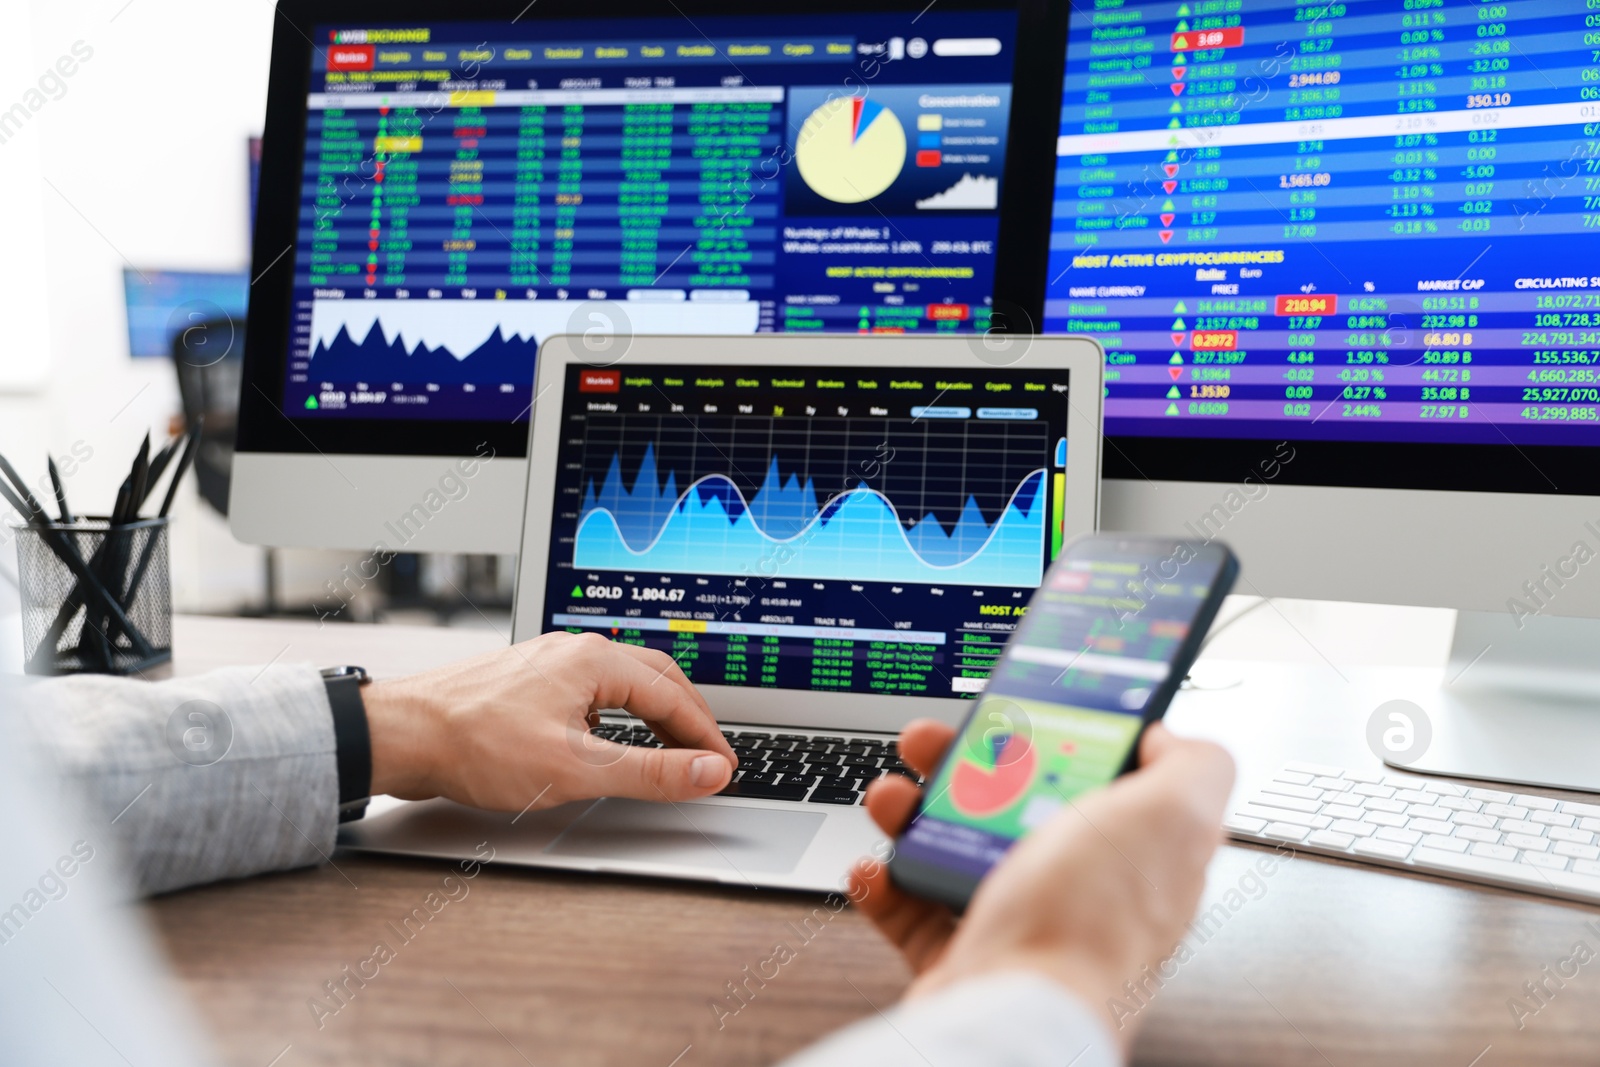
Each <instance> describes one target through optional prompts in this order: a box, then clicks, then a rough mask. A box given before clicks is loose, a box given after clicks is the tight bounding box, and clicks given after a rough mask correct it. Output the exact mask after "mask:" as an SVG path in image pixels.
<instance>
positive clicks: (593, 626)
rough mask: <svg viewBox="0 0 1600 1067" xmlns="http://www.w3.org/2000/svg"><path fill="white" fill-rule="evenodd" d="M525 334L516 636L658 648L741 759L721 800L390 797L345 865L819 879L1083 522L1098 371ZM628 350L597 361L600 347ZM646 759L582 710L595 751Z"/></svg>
mask: <svg viewBox="0 0 1600 1067" xmlns="http://www.w3.org/2000/svg"><path fill="white" fill-rule="evenodd" d="M605 341H606V342H607V344H606V347H605V348H604V350H603V351H602V350H596V351H591V350H590V349H589V348H588V347H586V339H585V338H584V337H582V336H557V337H551V338H549V339H548V340H547V341H546V342H545V343H544V345H543V346H542V347H541V349H540V352H539V357H538V358H539V362H538V375H537V379H538V380H537V388H536V391H535V403H534V408H533V413H532V426H531V428H530V438H529V448H528V456H529V462H528V494H527V505H526V516H525V520H524V529H523V533H522V542H521V545H522V551H521V554H520V557H519V563H518V576H517V590H516V601H515V608H514V612H513V615H514V618H513V627H512V640H513V641H519V642H520V641H526V640H528V639H530V638H532V637H536V636H538V635H539V634H541V633H545V632H549V631H552V630H567V631H571V632H579V633H585V632H593V633H601V634H605V635H607V636H608V637H610V638H611V639H612V640H615V641H626V642H631V643H634V644H639V645H645V646H648V647H650V648H657V649H661V650H663V651H666V652H667V653H669V654H670V655H672V657H673V658H674V659H675V660H676V661H677V662H678V664H679V665H680V666H681V667H682V668H683V669H684V671H685V672H686V673H687V674H688V676H689V678H690V679H691V680H692V681H693V682H694V683H695V685H696V686H697V687H698V688H699V689H700V691H701V692H702V693H703V694H704V696H705V698H706V701H707V702H708V703H709V704H710V706H711V709H712V711H713V712H714V713H715V714H716V716H717V720H718V722H719V724H720V725H721V726H722V729H723V732H724V734H725V735H726V736H727V738H728V740H729V742H730V744H731V745H732V746H733V749H734V751H735V753H736V754H737V755H738V757H739V761H740V765H739V770H738V771H737V773H736V774H735V776H734V779H733V781H732V782H731V783H730V784H729V785H728V787H727V788H726V789H725V790H724V791H723V793H722V794H720V795H718V796H714V797H708V798H705V799H702V800H696V801H691V802H686V803H659V804H658V803H651V802H646V801H638V800H629V799H620V798H607V799H601V800H596V801H588V802H583V803H575V804H567V805H563V806H561V807H556V808H550V809H546V810H540V811H526V812H523V813H521V814H517V815H513V814H508V813H497V812H482V811H475V810H472V809H469V808H465V807H462V806H460V805H457V804H454V803H452V802H450V801H445V800H431V801H421V802H415V803H406V802H400V801H393V802H389V803H387V804H386V805H385V807H384V809H383V810H381V811H378V812H374V813H372V814H369V816H368V817H367V818H366V819H364V820H362V821H360V822H356V823H351V824H348V825H347V826H346V827H345V828H344V829H343V830H342V832H341V836H340V843H341V844H343V845H345V846H347V847H351V848H358V849H371V850H376V851H382V852H392V853H403V854H406V855H414V856H435V857H442V858H448V859H466V860H472V859H487V858H490V857H491V856H492V858H493V860H495V861H497V862H504V863H512V864H524V865H527V866H533V867H554V868H565V869H572V870H582V871H605V872H614V873H619V874H627V875H646V876H656V877H669V878H683V879H693V880H702V881H716V882H725V883H730V884H737V885H748V886H753V887H762V888H780V889H794V890H808V891H819V892H828V891H835V890H838V889H840V888H841V886H842V885H843V881H844V876H845V872H846V871H847V869H848V868H849V866H850V865H851V864H852V863H853V862H854V861H855V860H856V859H857V858H859V857H860V856H862V855H865V854H868V853H869V852H871V851H872V850H873V849H874V848H877V847H880V843H881V841H882V835H881V834H880V833H879V832H878V830H877V828H876V827H875V826H873V824H872V822H871V821H870V819H869V818H868V816H867V814H866V812H865V811H864V810H863V809H862V807H861V799H862V795H863V792H864V790H865V788H866V786H867V784H868V783H870V782H871V781H873V780H874V779H876V778H878V777H880V776H882V775H885V774H906V775H911V774H912V772H911V771H910V770H908V769H907V768H906V767H905V766H904V765H903V764H901V762H900V760H899V755H898V751H897V749H896V746H895V738H896V736H897V734H898V732H899V730H900V728H901V727H903V726H904V725H905V724H906V723H907V722H909V721H911V720H912V719H915V718H919V717H932V718H936V719H942V720H944V721H946V722H949V723H952V724H956V723H959V722H960V720H961V719H962V717H963V715H964V713H965V711H966V710H967V701H969V700H971V699H972V698H973V697H974V696H975V695H976V694H978V693H980V692H982V690H983V686H984V682H985V680H986V679H987V677H988V672H989V670H990V668H991V667H992V665H993V664H994V661H995V659H996V658H997V657H998V655H999V653H1000V650H1001V648H1002V646H1003V645H1004V643H1005V641H1006V639H1007V637H1008V636H1009V635H1010V633H1011V631H1012V629H1013V627H1014V625H1015V621H1016V619H1017V617H1018V615H1019V614H1020V613H1021V611H1022V610H1023V609H1024V607H1025V606H1026V604H1027V602H1028V599H1029V597H1030V596H1031V595H1032V593H1033V590H1034V589H1035V588H1036V587H1037V586H1038V584H1039V581H1040V580H1041V578H1042V577H1043V574H1044V570H1045V568H1046V567H1047V566H1048V565H1049V563H1050V560H1051V559H1052V558H1053V556H1054V555H1055V554H1056V553H1057V552H1058V551H1060V549H1061V547H1062V546H1063V545H1065V544H1066V543H1068V542H1070V541H1071V540H1072V539H1073V538H1074V537H1076V536H1078V535H1080V534H1084V533H1089V532H1091V531H1093V530H1094V529H1095V524H1096V518H1097V511H1098V506H1099V471H1100V427H1101V400H1102V392H1103V387H1102V359H1103V353H1102V350H1101V349H1100V347H1099V345H1098V344H1097V343H1096V342H1094V341H1092V340H1087V339H1083V338H1074V337H1011V338H1005V339H1003V340H1000V341H997V340H996V339H995V338H993V337H989V338H985V337H983V336H971V335H969V336H965V337H962V336H947V337H906V336H894V335H866V336H855V335H843V336H839V335H827V336H815V335H813V336H806V335H802V334H760V335H756V336H743V337H729V336H722V337H696V336H673V337H633V338H631V339H629V342H628V343H627V344H626V346H619V345H618V344H616V342H615V339H614V338H606V339H605ZM623 347H625V349H626V350H625V351H624V352H621V353H620V354H619V351H618V350H619V348H623ZM593 732H594V733H595V734H598V735H599V736H601V737H604V738H607V739H609V740H612V741H616V742H620V743H622V744H625V745H656V744H659V742H658V741H657V740H656V738H655V737H654V735H653V734H651V732H650V731H649V730H648V729H646V728H645V727H644V726H643V724H642V723H641V722H639V721H638V720H633V719H631V718H630V717H629V716H627V715H626V714H622V713H616V714H611V713H605V714H602V716H601V721H600V723H599V725H598V726H596V727H595V728H594V731H593Z"/></svg>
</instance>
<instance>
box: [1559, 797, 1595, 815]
mask: <svg viewBox="0 0 1600 1067" xmlns="http://www.w3.org/2000/svg"><path fill="white" fill-rule="evenodd" d="M1561 810H1562V811H1564V812H1566V813H1567V814H1568V815H1589V816H1593V817H1595V818H1600V806H1597V805H1594V804H1580V803H1578V802H1577V801H1576V800H1563V801H1562V802H1561Z"/></svg>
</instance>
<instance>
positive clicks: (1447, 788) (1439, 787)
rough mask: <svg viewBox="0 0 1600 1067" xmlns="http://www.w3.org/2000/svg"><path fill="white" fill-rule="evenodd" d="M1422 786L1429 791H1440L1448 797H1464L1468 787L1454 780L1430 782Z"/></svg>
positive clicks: (1441, 794)
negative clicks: (1457, 783)
mask: <svg viewBox="0 0 1600 1067" xmlns="http://www.w3.org/2000/svg"><path fill="white" fill-rule="evenodd" d="M1422 788H1423V789H1425V790H1427V791H1428V792H1429V793H1438V794H1439V795H1440V796H1446V797H1464V796H1466V795H1467V791H1466V788H1465V787H1463V786H1459V785H1456V784H1455V783H1454V782H1429V783H1427V784H1426V785H1424V786H1423V787H1422Z"/></svg>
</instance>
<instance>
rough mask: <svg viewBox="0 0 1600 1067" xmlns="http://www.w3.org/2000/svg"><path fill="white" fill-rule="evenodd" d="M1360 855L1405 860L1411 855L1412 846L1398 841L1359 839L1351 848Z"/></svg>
mask: <svg viewBox="0 0 1600 1067" xmlns="http://www.w3.org/2000/svg"><path fill="white" fill-rule="evenodd" d="M1350 851H1351V852H1354V853H1356V854H1357V855H1360V856H1382V857H1384V858H1385V859H1391V860H1403V859H1405V858H1406V857H1407V856H1409V855H1411V846H1410V845H1402V844H1400V843H1399V842H1398V841H1357V842H1356V843H1355V844H1354V845H1353V846H1351V848H1350Z"/></svg>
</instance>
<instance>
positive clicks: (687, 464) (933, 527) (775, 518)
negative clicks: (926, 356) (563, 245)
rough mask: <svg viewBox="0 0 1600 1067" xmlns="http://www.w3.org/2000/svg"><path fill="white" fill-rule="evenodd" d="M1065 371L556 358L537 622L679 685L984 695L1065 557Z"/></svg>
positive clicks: (1066, 374)
mask: <svg viewBox="0 0 1600 1067" xmlns="http://www.w3.org/2000/svg"><path fill="white" fill-rule="evenodd" d="M1068 386H1069V381H1068V372H1067V370H1066V369H1050V370H1047V369H1039V368H1032V369H1028V370H1019V369H1015V368H998V367H997V368H992V369H991V368H983V369H980V370H971V369H967V370H961V371H951V370H937V371H928V370H920V369H908V368H905V367H900V368H896V369H888V368H872V367H861V366H856V367H848V368H846V367H837V366H834V367H821V366H789V367H781V368H779V367H773V366H771V365H767V366H754V365H752V366H743V367H737V366H718V367H715V368H706V367H699V368H696V367H690V366H684V365H674V364H655V365H648V364H636V363H632V362H629V363H628V364H626V365H625V366H618V367H613V368H606V369H596V368H593V367H584V366H574V367H569V368H568V369H567V376H566V380H565V383H564V395H563V397H562V399H561V404H562V412H561V418H562V428H561V437H560V444H559V449H560V455H559V457H558V458H557V464H556V467H557V475H556V479H557V481H556V493H555V505H554V508H555V513H554V516H553V528H552V531H551V542H550V544H551V548H550V558H549V564H548V565H549V576H548V581H547V583H546V594H545V595H546V600H545V609H544V610H545V615H544V618H543V620H542V621H543V624H544V628H545V629H547V630H560V629H566V630H570V631H573V632H584V631H595V632H599V633H604V634H607V635H609V636H610V637H611V638H612V639H613V640H617V641H626V642H629V643H632V644H637V645H645V646H648V647H651V648H658V649H661V650H663V651H665V652H668V653H670V654H671V655H672V657H673V658H674V659H675V660H677V662H678V663H679V665H681V666H682V667H683V669H684V671H685V672H686V673H687V674H688V676H689V678H690V679H691V680H693V681H694V682H696V683H700V684H709V685H732V686H752V687H779V688H786V689H806V690H834V691H853V692H867V693H886V694H903V695H910V696H932V697H951V696H970V695H972V694H975V693H977V692H979V691H981V690H982V688H983V684H984V682H985V681H986V680H987V679H988V676H989V671H990V668H991V667H992V666H993V665H994V662H995V660H996V659H997V658H998V656H999V654H1000V650H1001V647H1002V646H1003V645H1004V644H1005V641H1006V638H1007V637H1008V636H1009V635H1010V633H1011V631H1012V629H1013V628H1014V627H1015V624H1016V620H1017V619H1018V617H1020V615H1021V614H1022V612H1023V611H1024V610H1025V607H1026V604H1027V602H1028V599H1029V597H1030V596H1031V594H1032V592H1033V590H1034V589H1035V588H1036V587H1037V586H1038V584H1039V582H1040V580H1041V578H1042V576H1043V574H1044V569H1045V567H1046V566H1048V564H1049V562H1050V560H1051V559H1052V558H1053V557H1054V556H1055V554H1056V553H1057V552H1059V551H1060V549H1061V542H1062V536H1063V535H1062V531H1063V528H1064V527H1063V519H1064V517H1065V516H1064V505H1065V501H1066V499H1067V493H1066V469H1067V468H1066V459H1067V415H1068V395H1069V394H1068Z"/></svg>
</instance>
